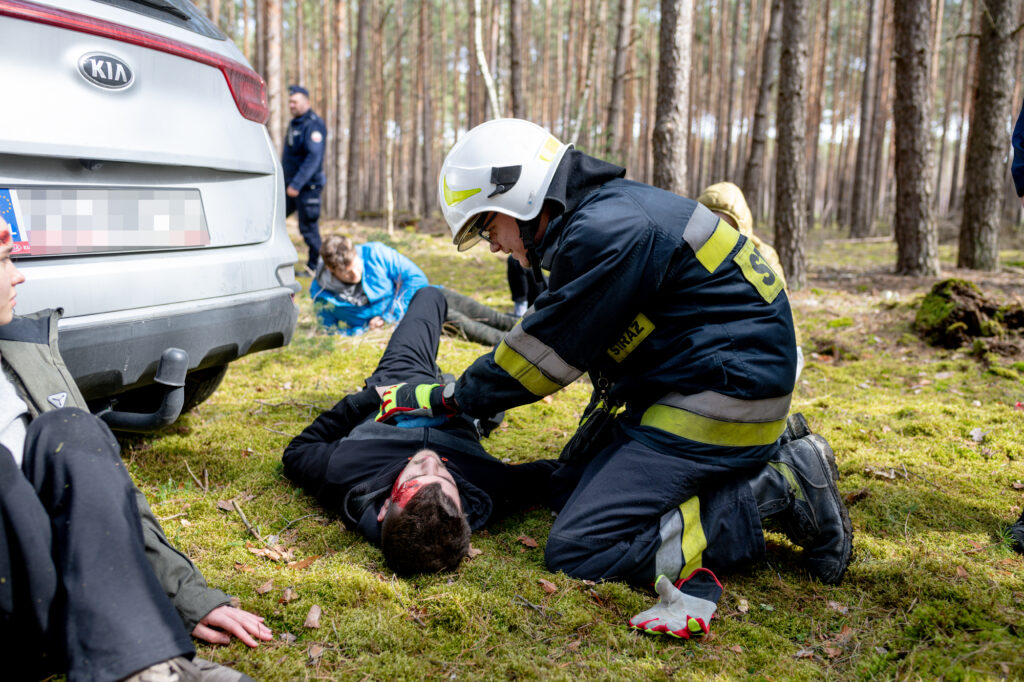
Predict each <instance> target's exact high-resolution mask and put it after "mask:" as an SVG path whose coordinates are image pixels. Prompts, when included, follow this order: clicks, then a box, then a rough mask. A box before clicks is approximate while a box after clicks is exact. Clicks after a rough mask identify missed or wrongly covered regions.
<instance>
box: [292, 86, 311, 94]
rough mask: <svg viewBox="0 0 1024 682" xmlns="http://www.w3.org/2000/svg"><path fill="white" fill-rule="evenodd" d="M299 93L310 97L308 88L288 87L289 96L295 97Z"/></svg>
mask: <svg viewBox="0 0 1024 682" xmlns="http://www.w3.org/2000/svg"><path fill="white" fill-rule="evenodd" d="M297 92H301V93H302V94H303V95H305V96H306V97H309V90H307V89H306V88H304V87H302V86H301V85H289V86H288V94H289V95H294V94H295V93H297Z"/></svg>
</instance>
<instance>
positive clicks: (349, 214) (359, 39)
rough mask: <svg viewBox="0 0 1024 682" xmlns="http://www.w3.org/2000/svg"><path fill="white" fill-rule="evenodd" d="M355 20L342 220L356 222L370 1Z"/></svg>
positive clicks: (363, 3)
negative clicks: (343, 214)
mask: <svg viewBox="0 0 1024 682" xmlns="http://www.w3.org/2000/svg"><path fill="white" fill-rule="evenodd" d="M358 12H359V14H358V18H357V19H356V49H355V67H354V74H353V78H352V112H351V113H352V115H351V117H350V119H349V121H350V123H349V127H348V130H349V139H348V178H347V180H348V182H347V189H346V196H347V199H348V201H347V202H346V206H345V219H346V220H355V218H356V208H357V207H358V208H362V207H363V202H362V201H360V200H359V198H358V197H359V178H360V176H361V173H362V172H363V170H364V169H363V168H362V149H363V148H362V140H363V134H364V131H363V127H364V126H363V109H364V106H365V105H364V99H365V94H366V48H367V45H366V43H367V40H368V38H367V35H366V26H367V24H368V23H369V20H370V17H369V13H370V2H369V0H359V10H358Z"/></svg>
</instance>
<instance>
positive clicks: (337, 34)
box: [331, 0, 349, 216]
mask: <svg viewBox="0 0 1024 682" xmlns="http://www.w3.org/2000/svg"><path fill="white" fill-rule="evenodd" d="M334 63H335V70H336V71H337V82H336V83H335V87H337V91H336V92H335V104H334V109H335V111H334V121H335V126H336V128H335V130H334V167H333V168H332V169H331V170H332V171H333V173H334V186H335V188H336V189H335V192H336V199H335V201H336V202H337V206H336V212H337V215H339V216H343V215H345V214H346V213H347V211H348V144H347V142H348V137H347V135H346V131H345V113H346V112H347V111H348V80H349V78H348V75H349V74H348V2H347V0H335V3H334Z"/></svg>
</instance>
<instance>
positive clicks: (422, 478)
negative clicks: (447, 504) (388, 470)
mask: <svg viewBox="0 0 1024 682" xmlns="http://www.w3.org/2000/svg"><path fill="white" fill-rule="evenodd" d="M445 461H446V460H443V459H441V457H439V456H438V454H437V453H436V452H434V451H433V450H420V451H419V452H417V453H416V454H415V455H413V456H412V457H411V458H410V459H409V463H408V464H406V465H405V468H404V469H402V471H401V472H400V473H399V474H398V478H396V479H395V485H394V486H393V487H392V488H391V497H389V498H388V499H387V500H385V501H384V505H383V506H382V507H381V508H380V513H379V514H377V520H378V521H383V520H384V515H385V514H387V511H388V508H389V507H390V506H391V505H392V504H396V505H398V506H399V507H400V508H403V509H404V508H405V505H406V504H407V503H408V502H409V500H411V499H412V497H413V496H414V495H415V494H416V493H417V492H419V491H420V490H421V489H423V488H425V487H426V486H428V485H430V484H431V483H440V484H441V492H443V493H444V494H445V495H447V496H448V497H450V498H451V499H452V501H453V502H455V506H456V507H458V509H459V511H460V512H461V511H462V500H461V499H460V498H459V487H458V486H457V485H456V484H455V479H454V478H452V475H451V474H450V473H449V472H448V467H446V466H445Z"/></svg>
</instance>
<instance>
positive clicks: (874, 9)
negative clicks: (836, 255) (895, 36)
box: [850, 0, 884, 237]
mask: <svg viewBox="0 0 1024 682" xmlns="http://www.w3.org/2000/svg"><path fill="white" fill-rule="evenodd" d="M883 3H884V0H868V10H867V21H868V25H867V41H865V45H864V79H863V81H862V82H861V98H860V133H859V135H858V136H857V163H856V166H855V167H854V170H853V194H852V197H851V199H850V236H851V237H867V236H869V235H870V234H871V207H870V204H871V196H870V182H871V130H872V114H873V113H874V100H873V96H874V94H875V72H876V70H877V67H876V66H875V56H876V55H877V54H878V34H879V30H878V29H879V24H880V21H879V15H880V14H881V6H882V4H883Z"/></svg>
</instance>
